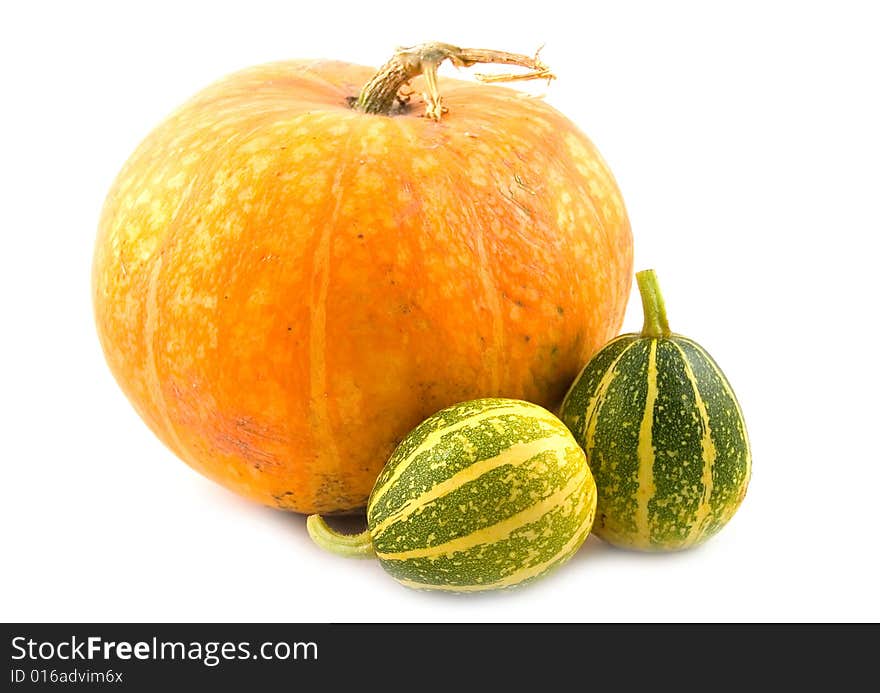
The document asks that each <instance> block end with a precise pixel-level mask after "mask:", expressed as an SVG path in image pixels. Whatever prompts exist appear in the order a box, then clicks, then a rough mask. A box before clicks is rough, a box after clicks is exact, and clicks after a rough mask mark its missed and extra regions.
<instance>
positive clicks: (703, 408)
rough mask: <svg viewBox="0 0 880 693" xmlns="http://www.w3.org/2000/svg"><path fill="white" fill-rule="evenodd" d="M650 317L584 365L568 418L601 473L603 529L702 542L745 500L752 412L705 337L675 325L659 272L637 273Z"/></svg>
mask: <svg viewBox="0 0 880 693" xmlns="http://www.w3.org/2000/svg"><path fill="white" fill-rule="evenodd" d="M636 279H637V281H638V285H639V292H640V293H641V297H642V305H643V308H644V313H645V323H644V328H643V329H642V332H641V333H639V334H625V335H622V336H620V337H618V338H616V339H614V340H613V341H611V342H610V343H608V344H607V345H606V346H605V347H604V348H602V349H601V350H600V351H599V352H598V353H597V354H596V355H595V356H594V357H593V358H592V359H591V360H590V362H589V363H588V364H587V365H586V366H585V367H584V369H583V371H582V372H581V373H580V375H579V376H578V377H577V379H576V380H575V382H574V384H573V385H572V387H571V389H570V390H569V392H568V394H567V395H566V397H565V400H564V401H563V403H562V408H561V418H562V420H563V422H564V423H565V425H566V426H568V428H569V430H571V432H572V434H573V435H574V437H575V439H576V440H577V441H578V443H580V445H581V447H583V448H584V452H585V453H586V455H587V461H588V463H589V465H590V469H591V470H592V472H593V476H594V477H595V479H596V486H597V492H598V506H597V510H596V519H595V522H594V525H593V532H594V533H595V534H597V535H598V536H599V537H601V538H602V539H604V540H605V541H608V542H610V543H612V544H615V545H618V546H622V547H626V548H632V549H640V550H643V551H674V550H678V549H684V548H688V547H691V546H695V545H697V544H699V543H701V542H703V541H705V540H706V539H708V538H709V537H711V536H712V535H713V534H715V533H716V532H718V531H719V530H720V529H721V528H722V527H723V526H724V525H725V524H726V523H727V522H728V521H729V520H730V518H731V517H733V514H734V513H735V512H736V510H737V508H739V506H740V503H741V502H742V500H743V498H744V496H745V493H746V488H747V486H748V483H749V477H750V474H751V453H750V450H749V441H748V435H747V433H746V426H745V421H744V420H743V415H742V410H741V409H740V406H739V403H738V402H737V399H736V395H734V392H733V389H732V388H731V387H730V383H728V381H727V378H726V377H725V376H724V374H723V373H722V372H721V369H720V368H719V367H718V365H717V364H716V363H715V361H714V360H713V359H712V357H711V356H709V354H708V353H707V352H706V350H705V349H703V348H702V347H701V346H700V345H699V344H697V343H696V342H694V341H693V340H690V339H688V338H686V337H683V336H681V335H678V334H673V333H672V332H670V330H669V324H668V323H667V320H666V309H665V305H664V302H663V297H662V295H661V293H660V288H659V286H658V283H657V276H656V274H655V273H654V271H653V270H645V271H643V272H639V273H638V274H637V275H636Z"/></svg>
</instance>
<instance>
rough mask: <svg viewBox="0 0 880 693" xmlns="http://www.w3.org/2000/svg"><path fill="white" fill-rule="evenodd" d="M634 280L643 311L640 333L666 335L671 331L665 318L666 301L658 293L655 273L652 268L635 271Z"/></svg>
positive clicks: (650, 335)
mask: <svg viewBox="0 0 880 693" xmlns="http://www.w3.org/2000/svg"><path fill="white" fill-rule="evenodd" d="M636 282H638V285H639V293H640V294H641V296H642V310H643V311H644V313H645V324H644V327H642V334H643V335H644V336H645V337H668V336H669V335H670V334H672V332H671V331H670V329H669V322H668V321H667V319H666V303H665V302H664V301H663V294H661V293H660V284H659V283H658V282H657V273H656V272H654V270H652V269H649V270H642V271H641V272H637V273H636Z"/></svg>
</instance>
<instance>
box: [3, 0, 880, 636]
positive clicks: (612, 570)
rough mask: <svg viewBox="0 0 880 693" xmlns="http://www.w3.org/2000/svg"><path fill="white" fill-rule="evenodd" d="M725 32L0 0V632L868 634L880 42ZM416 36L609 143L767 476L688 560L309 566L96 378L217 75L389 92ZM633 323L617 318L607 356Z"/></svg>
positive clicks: (655, 19)
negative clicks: (346, 82) (386, 86)
mask: <svg viewBox="0 0 880 693" xmlns="http://www.w3.org/2000/svg"><path fill="white" fill-rule="evenodd" d="M300 5H305V6H304V7H301V6H300ZM719 5H720V4H719V3H700V2H691V3H682V2H663V3H653V2H641V3H634V2H614V3H611V2H607V3H592V2H577V3H575V2H571V1H568V2H547V1H543V2H539V3H535V2H530V3H516V2H506V3H500V2H488V1H485V0H483V1H482V2H467V3H457V2H452V1H450V0H445V1H444V2H430V3H425V2H412V1H411V0H410V1H409V2H406V3H381V2H378V0H377V1H376V2H359V3H347V4H346V3H340V2H339V1H334V2H323V3H322V2H310V3H297V2H291V1H289V0H287V1H285V2H275V3H269V2H256V1H255V0H249V1H248V2H240V3H218V2H211V3H207V2H205V3H185V2H181V1H180V0H176V1H175V2H160V1H159V0H153V1H152V2H150V3H127V2H112V3H111V2H108V3H100V4H99V3H85V2H76V3H60V2H59V3H57V4H50V3H40V2H30V3H24V2H21V3H4V5H3V9H2V11H0V12H2V14H0V34H2V37H0V71H2V80H0V94H2V98H0V176H2V180H0V195H2V205H0V263H2V266H0V301H2V306H0V325H2V337H0V368H2V373H0V397H2V399H0V406H2V411H0V414H2V416H0V422H2V441H0V458H2V476H0V494H2V498H0V512H2V524H0V531H2V541H3V544H2V557H3V558H2V563H3V567H2V570H0V618H2V619H3V620H25V621H34V620H37V621H39V620H89V621H102V620H111V621H128V620H150V621H154V620H155V621H165V620H175V621H179V620H182V621H189V620H198V621H225V620H233V621H236V620H245V621H401V620H402V621H409V620H414V621H422V620H431V621H447V620H452V621H534V620H536V621H655V620H660V621H691V620H696V621H731V620H732V621H740V620H749V621H791V620H793V621H813V620H822V621H825V620H847V621H849V620H854V621H877V620H880V602H878V596H877V594H878V592H877V585H878V582H880V571H878V543H880V542H878V529H880V527H878V520H877V517H878V509H877V506H878V503H877V500H878V497H880V453H878V443H877V428H878V424H880V422H878V413H880V411H878V406H877V389H878V386H880V383H878V376H877V372H878V357H877V353H878V349H880V342H878V339H877V336H878V334H877V324H878V311H877V299H878V291H877V281H876V272H877V264H878V252H877V246H878V244H877V237H878V234H880V211H878V210H880V136H878V128H880V107H878V97H880V48H878V46H880V40H878V27H880V22H878V19H877V17H875V16H873V13H872V12H873V11H874V8H873V7H872V5H873V3H870V2H864V3H854V2H841V1H835V2H826V3H806V2H800V3H795V2H792V3H782V2H756V3H753V2H744V1H740V2H736V3H725V9H718V6H719ZM576 8H577V9H576ZM425 40H441V41H447V42H452V43H457V44H459V45H469V46H480V47H491V48H499V49H507V50H511V51H515V52H524V53H530V52H532V51H534V50H535V49H536V48H537V47H538V46H539V45H540V44H542V43H545V44H546V48H545V49H544V52H543V53H542V57H543V58H544V59H545V61H546V62H547V63H548V64H549V65H550V66H551V67H552V68H553V69H554V70H555V72H556V73H557V74H558V76H559V79H558V80H557V81H556V82H555V83H553V84H552V85H551V86H550V87H549V89H545V86H544V85H537V86H532V87H530V88H531V89H537V90H538V91H545V90H546V98H547V100H548V101H549V102H550V103H551V104H553V105H554V106H555V107H556V108H558V109H559V110H561V111H563V112H564V113H565V114H566V115H568V116H569V117H570V118H571V119H572V120H573V121H574V122H576V123H577V124H578V125H579V126H580V127H581V128H582V129H583V130H584V131H585V132H586V133H587V134H588V135H589V136H590V137H591V138H592V139H593V141H594V142H595V143H596V144H597V145H598V147H599V149H600V150H601V151H602V153H603V155H604V156H605V158H606V159H607V161H608V162H609V164H610V166H611V168H612V170H613V171H614V173H615V175H616V177H617V179H618V182H619V184H620V187H621V189H622V191H623V194H624V197H625V200H626V203H627V206H628V209H629V213H630V217H631V221H632V225H633V231H634V236H635V248H636V251H635V253H636V267H637V268H645V267H649V266H650V267H654V268H656V269H657V271H658V274H659V277H660V280H661V283H662V286H663V288H664V290H665V294H666V301H667V306H668V309H669V315H670V320H671V323H672V326H673V329H675V330H676V331H678V332H681V333H683V334H686V335H689V336H691V337H693V338H694V339H696V340H697V341H699V342H701V343H702V344H703V345H704V346H706V347H707V348H708V349H709V351H710V352H711V353H712V354H713V355H714V356H715V358H716V359H717V360H718V361H719V362H720V364H721V365H722V367H723V368H724V369H725V371H726V372H727V375H728V376H729V378H730V380H731V382H732V383H733V385H734V388H735V389H736V391H737V393H738V395H739V398H740V400H741V404H742V406H743V409H744V411H745V414H746V419H747V422H748V426H749V430H750V434H751V438H752V446H753V454H754V472H753V477H752V483H751V487H750V490H749V493H748V496H747V498H746V500H745V502H744V504H743V506H742V507H741V509H740V511H739V513H738V514H737V516H736V517H735V518H734V519H733V521H732V522H731V523H730V524H729V525H728V527H727V528H726V529H725V530H724V531H723V532H722V533H721V534H720V535H718V536H717V537H716V538H714V539H713V540H712V541H710V542H709V543H708V544H706V545H705V546H704V547H701V548H699V549H697V550H693V551H691V552H686V553H681V554H673V555H661V556H656V555H647V556H646V555H641V554H635V553H627V552H622V551H618V550H613V549H610V548H609V547H607V546H605V545H603V544H602V543H601V542H599V541H598V540H596V539H592V538H591V539H590V540H589V541H588V543H587V544H586V545H585V547H584V548H583V549H582V550H581V552H580V553H579V554H578V555H577V556H576V557H575V558H574V559H573V560H572V562H571V563H570V564H569V565H568V566H566V567H565V568H563V569H562V570H560V571H559V572H557V573H556V574H554V575H553V576H552V577H548V578H547V579H545V580H543V581H541V582H539V583H536V584H534V585H533V586H530V587H528V588H525V589H522V590H519V591H513V592H508V593H502V594H490V595H481V596H469V597H454V596H449V595H435V594H424V593H417V592H411V591H408V590H406V589H404V588H402V587H400V586H398V585H397V583H395V582H394V581H393V580H391V578H390V577H388V576H387V575H386V574H385V573H384V572H383V571H382V570H381V568H380V566H379V565H378V563H375V562H369V561H346V560H344V559H341V558H337V557H335V556H331V555H327V554H323V553H321V552H320V551H319V550H318V549H317V548H316V547H314V546H313V545H312V544H311V542H310V541H309V539H308V537H307V535H306V533H305V527H304V518H303V517H300V516H296V515H287V514H283V513H281V512H278V511H273V510H270V509H267V508H262V507H259V506H257V505H253V504H250V503H248V502H246V501H243V500H240V499H238V498H237V497H235V496H233V495H232V494H230V493H228V492H227V491H225V490H224V489H222V488H220V487H218V486H215V485H213V484H212V483H211V482H208V481H206V480H204V479H202V478H201V477H199V476H198V475H196V473H195V472H193V471H191V470H190V469H189V468H188V467H187V466H185V465H184V464H183V463H182V462H180V461H178V460H177V459H176V458H174V457H173V456H172V454H171V453H169V452H168V451H167V450H166V449H165V448H164V447H163V446H162V445H161V444H160V443H159V442H158V441H157V440H156V439H155V438H154V437H153V436H152V434H151V433H150V432H149V431H148V429H147V428H146V426H145V425H144V424H142V423H141V421H140V420H139V419H138V417H137V416H136V415H135V413H134V411H133V410H132V408H131V407H130V406H129V404H128V402H127V401H126V399H125V398H124V397H123V395H122V394H121V391H120V390H119V388H118V387H117V385H116V383H115V382H114V380H113V379H112V377H111V375H110V373H109V370H108V369H107V367H106V365H105V364H104V361H103V357H102V354H101V350H100V347H99V345H98V341H97V337H96V335H95V330H94V326H93V322H92V314H91V305H90V295H89V279H90V262H91V253H92V244H93V241H94V235H95V230H96V224H97V219H98V214H99V210H100V207H101V204H102V202H103V198H104V195H105V194H106V192H107V189H108V188H109V186H110V183H111V181H112V180H113V177H114V176H115V174H116V172H117V171H118V169H119V168H120V166H121V165H122V163H123V161H124V160H125V159H126V158H127V156H128V155H129V153H130V152H131V151H132V150H133V148H134V147H135V146H136V145H137V143H138V142H139V141H140V139H141V138H142V137H143V136H145V135H146V134H147V132H148V131H149V130H150V129H151V128H152V127H153V126H155V125H156V124H157V123H158V122H159V121H160V120H161V119H162V117H163V116H164V115H165V114H167V113H168V112H169V111H170V110H171V109H172V108H174V107H175V106H176V105H178V104H179V103H180V102H182V101H183V100H185V99H186V98H187V97H189V96H190V95H191V94H193V93H194V92H195V91H197V90H198V89H200V88H201V87H203V86H205V85H206V84H208V83H210V82H212V81H213V80H215V79H217V78H218V77H220V76H222V75H224V74H226V73H228V72H230V71H233V70H236V69H239V68H243V67H246V66H249V65H252V64H257V63H260V62H264V61H269V60H276V59H283V58H294V57H330V58H339V59H343V60H350V61H353V62H360V63H364V64H370V65H378V64H380V63H381V62H383V61H384V60H385V59H386V58H387V57H388V56H389V55H390V52H391V51H392V50H393V48H394V47H396V46H398V45H408V44H412V43H416V42H420V41H425ZM443 73H444V74H452V73H454V69H453V68H451V67H449V66H447V67H445V68H444V70H443ZM462 76H463V75H462ZM640 321H641V307H640V305H639V302H638V298H637V296H636V294H635V293H634V294H633V298H632V300H631V302H630V306H629V310H628V313H627V318H626V322H625V325H624V328H625V329H626V330H630V331H631V330H635V329H637V328H638V327H640Z"/></svg>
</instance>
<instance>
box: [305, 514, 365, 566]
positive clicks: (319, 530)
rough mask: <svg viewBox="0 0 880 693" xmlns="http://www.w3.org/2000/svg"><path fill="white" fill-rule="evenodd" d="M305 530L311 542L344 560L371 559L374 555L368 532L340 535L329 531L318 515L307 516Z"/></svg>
mask: <svg viewBox="0 0 880 693" xmlns="http://www.w3.org/2000/svg"><path fill="white" fill-rule="evenodd" d="M306 529H307V530H308V532H309V536H310V537H311V538H312V541H313V542H315V543H316V544H317V545H318V546H320V547H321V548H322V549H324V550H326V551H330V552H332V553H336V554H339V555H340V556H345V557H346V558H372V557H373V556H375V555H376V551H375V550H374V549H373V540H372V539H371V538H370V530H365V531H363V532H361V533H360V534H340V533H339V532H337V531H335V530H333V529H330V527H329V526H328V525H327V523H326V522H325V521H324V518H323V517H321V516H320V515H309V518H308V520H306Z"/></svg>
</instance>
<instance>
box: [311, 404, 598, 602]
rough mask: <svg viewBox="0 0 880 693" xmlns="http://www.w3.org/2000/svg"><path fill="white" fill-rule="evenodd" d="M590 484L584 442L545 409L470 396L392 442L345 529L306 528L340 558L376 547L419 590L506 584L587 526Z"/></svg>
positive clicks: (556, 557)
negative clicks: (352, 532)
mask: <svg viewBox="0 0 880 693" xmlns="http://www.w3.org/2000/svg"><path fill="white" fill-rule="evenodd" d="M595 510H596V487H595V483H594V481H593V476H592V474H591V473H590V469H589V466H588V465H587V462H586V458H585V457H584V453H583V450H582V449H581V448H580V446H579V445H578V444H577V442H576V441H575V440H574V438H573V437H572V436H571V433H570V432H569V431H568V429H567V428H566V427H565V425H564V424H563V423H562V422H561V421H560V420H559V419H558V418H556V417H555V416H554V415H553V414H551V413H550V412H548V411H547V410H546V409H543V408H542V407H539V406H538V405H536V404H530V403H528V402H523V401H519V400H512V399H479V400H473V401H470V402H464V403H462V404H458V405H455V406H452V407H449V408H447V409H444V410H442V411H440V412H438V413H437V414H434V415H433V416H431V417H430V418H428V419H426V420H425V421H424V422H422V423H421V424H420V425H419V426H417V427H416V428H415V429H414V430H413V431H412V432H411V433H410V434H409V435H408V436H407V437H406V438H405V439H404V440H403V441H402V442H401V443H400V445H399V446H398V447H397V449H396V450H395V451H394V453H393V454H392V456H391V458H390V459H389V461H388V463H387V464H386V466H385V468H384V469H383V471H382V473H381V475H380V476H379V478H378V479H377V481H376V484H375V486H374V487H373V491H372V493H371V495H370V500H369V503H368V505H367V530H366V531H365V532H364V533H362V534H360V535H356V536H344V535H339V534H337V533H335V532H334V531H333V530H331V529H329V528H328V527H327V525H326V524H325V523H324V521H323V520H322V519H321V518H320V517H319V516H317V515H313V516H311V517H310V518H309V520H308V528H309V533H310V534H311V536H312V538H313V539H314V540H315V542H316V543H318V544H319V545H320V546H322V547H324V548H327V549H329V550H332V551H335V552H337V553H342V554H346V555H360V556H371V555H374V554H375V555H376V556H377V557H378V558H379V560H380V561H381V563H382V567H383V568H384V569H385V570H386V571H387V572H388V573H390V574H391V575H392V577H394V578H395V579H396V580H398V581H399V582H401V583H402V584H404V585H406V586H407V587H414V588H418V589H435V590H447V591H452V592H474V591H480V590H490V589H498V588H504V587H513V586H514V585H519V584H522V583H524V582H527V581H530V580H534V579H535V578H538V577H540V576H542V575H544V574H545V573H547V572H548V571H550V570H552V569H553V568H555V567H557V566H559V565H561V564H562V563H564V562H565V561H566V560H567V559H568V558H570V557H571V556H572V555H573V554H574V553H575V551H577V549H578V548H579V547H580V545H581V544H582V543H583V542H584V540H585V539H586V537H587V535H588V534H589V532H590V528H591V526H592V524H593V516H594V514H595Z"/></svg>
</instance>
